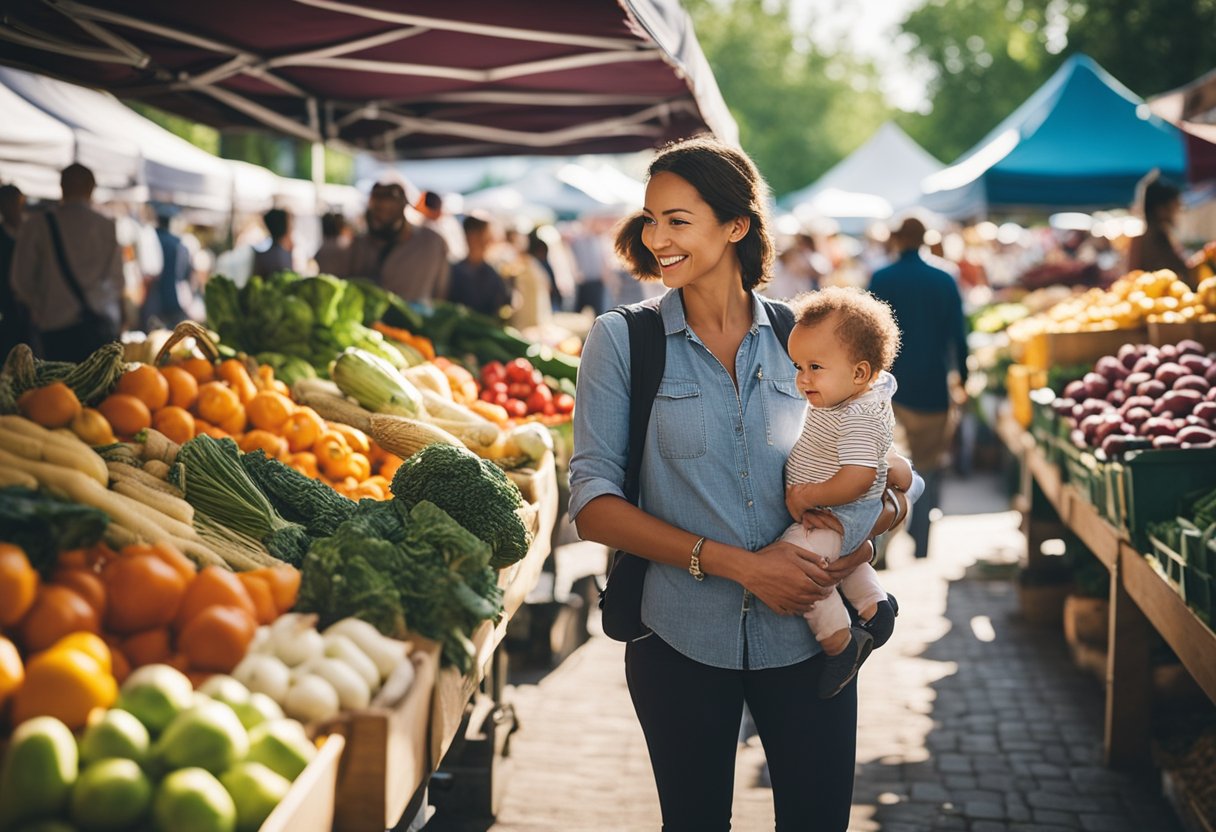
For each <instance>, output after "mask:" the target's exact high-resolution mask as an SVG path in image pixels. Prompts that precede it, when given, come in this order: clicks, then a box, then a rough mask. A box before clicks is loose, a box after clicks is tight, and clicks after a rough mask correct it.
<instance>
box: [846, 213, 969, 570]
mask: <svg viewBox="0 0 1216 832" xmlns="http://www.w3.org/2000/svg"><path fill="white" fill-rule="evenodd" d="M924 241H925V224H924V223H923V222H921V221H920V220H919V219H917V218H916V217H908V218H907V219H905V220H904V221H903V222H902V223H901V224H900V226H899V228H897V229H896V230H895V231H894V232H893V233H892V234H891V242H892V244H893V246H894V248H895V250H896V252H897V259H896V260H895V262H894V263H892V264H891V265H889V266H887V267H885V268H882V269H879V270H878V271H876V272H874V277H873V279H872V280H871V281H870V292H871V293H872V294H873V295H874V296H875V297H876V298H878V299H879V300H884V301H886V302H887V303H888V304H889V305H890V307H891V310H892V311H893V312H894V313H895V320H896V321H897V322H898V323H899V328H900V330H901V334H902V337H903V348H902V349H901V350H900V353H899V355H898V356H897V357H896V359H895V363H894V365H893V366H892V367H891V374H892V375H893V376H895V380H896V381H897V382H898V383H899V389H898V390H896V392H895V395H894V396H893V397H892V409H893V410H894V411H895V425H896V444H897V445H898V446H900V447H901V449H902V450H903V451H904V452H905V453H907V454H908V455H909V456H910V457H911V459H912V465H913V467H915V469H916V470H917V471H918V472H919V473H920V474H921V475H922V476H923V477H924V479H925V493H924V496H923V497H922V498H921V499H920V501H918V502H917V504H916V508H915V510H914V511H913V512H912V517H911V519H910V520H909V521H908V532H909V534H911V535H912V540H913V541H914V542H915V544H916V557H918V558H923V557H927V556H928V554H929V514H930V513H931V512H932V511H933V509H935V508H937V507H938V504H939V503H940V502H941V469H942V465H943V458H944V457H945V455H946V451H947V450H948V449H949V447H950V442H951V440H952V438H953V433H954V424H955V421H956V420H955V418H954V412H952V404H955V405H961V404H962V403H963V402H964V401H965V398H966V393H965V392H963V388H962V385H963V384H964V383H966V381H967V324H966V319H965V318H964V317H963V300H962V297H961V296H960V295H959V291H958V285H957V284H956V283H955V281H954V277H953V276H951V275H950V274H949V273H948V272H946V271H944V270H942V269H939V268H937V267H936V266H933V265H930V263H928V262H927V261H926V259H925V257H924V256H923V255H922V254H921V246H922V245H923V244H924ZM952 368H955V369H957V370H958V375H959V382H960V383H959V384H958V385H956V386H955V387H954V389H953V391H952V389H951V385H950V381H949V376H950V370H951V369H952Z"/></svg>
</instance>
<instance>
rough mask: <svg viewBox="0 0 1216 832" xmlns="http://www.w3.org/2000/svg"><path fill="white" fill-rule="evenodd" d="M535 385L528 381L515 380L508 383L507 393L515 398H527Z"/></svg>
mask: <svg viewBox="0 0 1216 832" xmlns="http://www.w3.org/2000/svg"><path fill="white" fill-rule="evenodd" d="M532 390H533V387H532V385H531V384H527V383H526V382H513V383H511V384H508V385H507V395H508V396H510V397H511V398H513V399H527V398H528V396H531V395H532Z"/></svg>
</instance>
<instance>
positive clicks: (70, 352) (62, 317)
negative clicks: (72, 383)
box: [12, 164, 123, 361]
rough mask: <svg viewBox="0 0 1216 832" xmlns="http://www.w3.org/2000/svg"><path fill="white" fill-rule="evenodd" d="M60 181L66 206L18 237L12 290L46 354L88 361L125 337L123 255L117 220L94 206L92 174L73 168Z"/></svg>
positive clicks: (35, 221)
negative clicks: (122, 332)
mask: <svg viewBox="0 0 1216 832" xmlns="http://www.w3.org/2000/svg"><path fill="white" fill-rule="evenodd" d="M59 182H60V186H61V187H62V189H63V201H62V202H61V203H60V204H59V205H58V206H56V207H55V208H53V209H51V210H50V211H47V212H46V213H45V214H44V215H42V216H40V217H37V218H36V219H31V220H29V221H27V222H25V223H22V225H21V229H20V231H19V232H18V233H17V246H16V250H15V251H14V253H13V270H12V287H13V294H14V295H15V296H16V298H17V300H18V301H21V302H22V303H24V304H25V305H26V306H28V307H29V310H30V317H31V320H32V321H33V325H34V329H35V331H36V332H37V333H38V336H39V338H40V339H41V344H42V353H43V354H42V357H43V358H46V359H49V360H52V361H82V360H84V359H85V358H87V357H88V356H89V355H90V354H91V353H92V352H93V351H94V350H96V349H97V348H98V347H100V346H102V345H103V344H106V343H108V342H110V341H112V340H114V339H115V338H117V337H118V335H119V333H120V332H121V321H122V291H123V274H122V252H121V251H120V250H119V247H118V235H117V231H116V229H115V226H114V221H113V220H112V219H110V218H109V217H106V216H103V215H102V214H100V213H99V212H98V211H96V210H95V209H94V208H93V206H92V199H93V189H94V188H95V187H96V186H97V182H96V180H95V179H94V178H93V172H92V171H91V170H89V169H88V168H86V167H85V166H84V165H80V164H73V165H68V166H67V167H66V168H64V169H63V173H62V174H61V175H60V179H59Z"/></svg>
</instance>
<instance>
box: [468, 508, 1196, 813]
mask: <svg viewBox="0 0 1216 832" xmlns="http://www.w3.org/2000/svg"><path fill="white" fill-rule="evenodd" d="M1017 522H1018V520H1017V515H1016V514H1013V513H1010V512H998V513H989V514H978V515H971V516H949V517H946V518H943V519H942V520H941V521H939V523H937V524H935V526H934V532H933V535H934V537H933V552H932V556H931V557H930V558H929V559H927V560H922V561H913V560H912V559H911V558H910V557H909V556H908V553H907V546H908V541H907V539H906V538H904V539H903V540H900V539H897V540H895V541H894V542H893V544H892V547H891V551H890V553H889V555H888V562H889V563H890V564H891V568H889V569H887V570H886V571H884V572H883V573H881V574H882V578H883V581H884V583H885V584H886V586H887V588H888V589H889V590H890V591H892V592H894V593H896V594H897V595H898V597H899V598H900V601H901V607H902V613H901V615H900V617H899V620H898V627H897V629H896V635H895V637H894V638H893V639H892V641H891V642H890V643H889V644H888V645H887V646H886V647H884V648H883V649H882V650H879V651H877V652H876V653H874V654H873V656H872V657H871V659H870V660H869V662H868V663H867V664H866V666H865V668H864V670H863V671H862V677H861V683H860V684H861V688H860V694H861V699H860V701H861V706H860V707H861V711H860V722H859V730H858V759H857V785H856V789H855V793H854V806H853V813H852V822H851V824H850V828H851V829H852V830H855V831H856V832H922V830H938V829H942V830H969V832H998V830H1010V831H1011V832H1015V831H1016V832H1021V831H1022V830H1026V832H1029V830H1035V832H1057V830H1086V832H1107V831H1108V830H1109V831H1110V832H1115V830H1137V832H1140V831H1141V830H1152V831H1153V832H1173V830H1175V829H1177V826H1176V824H1175V822H1174V821H1173V815H1172V813H1171V810H1170V809H1169V808H1168V806H1167V805H1166V804H1165V803H1164V801H1163V800H1161V799H1160V798H1159V797H1156V796H1154V795H1153V794H1152V793H1151V792H1150V791H1149V790H1148V789H1146V788H1145V787H1143V786H1141V785H1140V784H1139V783H1138V782H1136V781H1133V780H1132V779H1130V778H1128V777H1125V776H1122V775H1119V774H1116V773H1113V772H1111V771H1109V770H1107V769H1105V768H1103V767H1102V764H1101V753H1102V718H1103V696H1102V692H1101V690H1100V688H1099V686H1098V685H1097V683H1096V682H1094V681H1093V679H1092V678H1091V677H1089V676H1087V675H1085V674H1083V673H1082V672H1081V671H1078V670H1076V669H1075V668H1074V666H1073V665H1072V663H1071V662H1070V660H1069V658H1068V655H1067V650H1066V648H1065V645H1064V642H1063V637H1062V636H1061V635H1060V634H1059V633H1058V631H1052V630H1037V629H1035V628H1032V627H1030V626H1028V625H1027V624H1025V623H1024V622H1022V621H1021V620H1020V618H1019V617H1018V616H1017V597H1016V592H1015V589H1014V586H1013V584H1012V583H1011V582H1010V581H1009V580H1007V578H1003V577H1002V578H999V579H986V578H985V577H984V575H990V574H992V573H993V572H994V571H999V570H991V569H989V570H985V569H983V568H981V567H977V566H976V565H975V564H976V561H977V560H983V561H985V562H992V561H998V562H1000V561H1003V562H1005V563H1008V562H1009V561H1010V560H1012V559H1013V558H1015V557H1016V555H1017V553H1018V551H1019V548H1020V547H1021V546H1022V545H1024V544H1023V541H1022V539H1021V536H1020V534H1019V533H1018V529H1017ZM901 544H902V545H901ZM1005 572H1006V573H1007V570H1005ZM1002 574H1005V573H1002ZM622 654H623V649H622V647H621V645H619V644H616V643H615V642H612V641H610V640H608V639H606V638H604V637H602V636H599V637H595V638H593V639H592V640H591V641H590V642H588V643H587V644H586V645H584V646H583V647H582V648H580V649H579V650H578V651H577V652H576V653H575V654H574V655H573V656H572V657H571V658H569V659H568V660H567V661H566V662H565V663H563V664H562V665H561V666H560V667H559V668H557V669H556V670H555V671H554V672H553V673H551V674H549V675H548V676H547V677H546V678H544V679H543V680H542V681H541V682H540V683H539V685H526V686H519V687H516V688H515V689H514V690H513V691H512V701H513V702H514V703H515V706H516V710H517V713H518V715H519V717H520V720H521V724H522V727H521V730H520V731H519V732H518V733H516V734H515V735H514V737H513V738H512V742H511V772H510V780H509V783H508V787H507V789H506V797H505V799H504V803H503V806H502V808H501V811H500V813H499V816H498V820H497V823H496V824H495V825H494V826H493V827H491V829H492V830H493V832H548V830H563V832H573V831H574V830H588V831H589V832H590V831H591V830H596V831H598V830H603V831H604V832H608V831H609V830H612V831H613V832H618V831H622V830H647V829H650V830H653V829H658V828H659V826H660V819H659V811H658V799H657V797H656V795H655V791H654V785H653V781H652V780H651V775H650V768H649V762H648V760H647V756H646V748H645V744H644V742H643V739H642V734H641V731H640V729H639V728H638V726H637V723H636V722H635V720H634V716H633V711H632V707H631V705H630V703H629V696H628V692H627V691H626V688H625V681H624V672H623V658H622ZM771 798H772V796H771V792H770V791H769V789H768V788H767V787H766V785H765V780H764V756H763V752H762V750H761V749H760V747H759V742H758V740H757V739H755V738H752V739H751V740H750V741H749V742H747V743H746V744H744V745H742V746H741V747H740V754H739V763H738V768H737V773H736V782H735V809H734V828H735V829H740V830H745V832H750V831H751V830H763V829H771V828H772V826H773V815H772V803H771Z"/></svg>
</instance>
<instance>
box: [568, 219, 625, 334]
mask: <svg viewBox="0 0 1216 832" xmlns="http://www.w3.org/2000/svg"><path fill="white" fill-rule="evenodd" d="M569 246H570V253H571V255H572V256H573V257H574V267H575V268H574V276H575V290H574V311H575V312H581V311H582V310H583V309H584V308H586V307H588V306H590V307H591V309H592V310H594V312H595V314H596V315H602V314H604V312H605V311H607V309H608V291H607V288H608V287H607V281H608V272H609V270H610V269H614V268H617V265H616V263H615V262H614V258H613V256H612V252H611V251H610V250H609V246H608V240H607V239H605V237H604V235H603V234H601V233H600V232H599V229H598V228H597V227H596V225H595V224H594V223H591V222H590V221H587V222H584V223H583V224H582V226H581V228H580V229H579V231H578V232H577V233H575V234H574V236H572V237H571V238H570V241H569Z"/></svg>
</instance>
